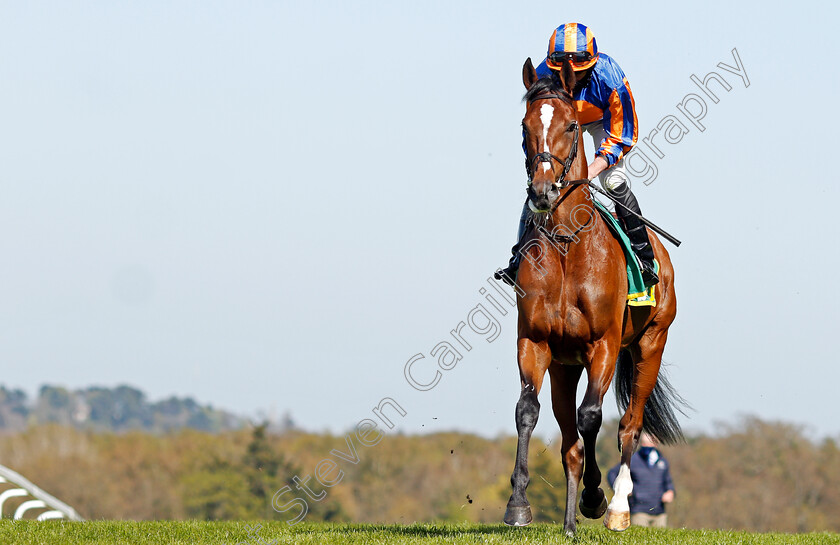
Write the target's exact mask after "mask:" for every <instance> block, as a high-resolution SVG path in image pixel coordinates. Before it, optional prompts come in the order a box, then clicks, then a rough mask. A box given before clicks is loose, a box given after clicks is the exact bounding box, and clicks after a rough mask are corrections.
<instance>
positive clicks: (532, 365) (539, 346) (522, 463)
mask: <svg viewBox="0 0 840 545" xmlns="http://www.w3.org/2000/svg"><path fill="white" fill-rule="evenodd" d="M517 348H518V350H517V357H518V359H519V378H520V380H521V381H522V392H521V393H520V395H519V401H518V402H517V403H516V433H517V434H518V435H519V442H518V443H517V445H516V463H515V464H514V466H513V475H511V477H510V484H511V485H512V486H513V493H512V494H511V496H510V500H508V504H507V509H506V510H505V518H504V521H505V524H507V525H510V526H525V525H528V524H530V523H531V520H532V517H531V505H530V504H529V503H528V497H527V496H526V495H525V489H526V488H527V487H528V483H529V482H530V481H531V479H530V477H529V475H528V444H529V443H530V441H531V433H532V432H533V431H534V427H535V426H536V425H537V419H538V418H539V416H540V403H539V401H537V395H538V394H539V393H540V387H541V386H542V381H543V378H544V377H545V372H546V370H547V369H548V365H549V363H551V350H550V349H549V348H548V343H547V342H545V341H542V342H534V341H531V340H530V339H519V342H518V347H517Z"/></svg>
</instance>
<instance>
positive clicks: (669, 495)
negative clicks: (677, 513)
mask: <svg viewBox="0 0 840 545" xmlns="http://www.w3.org/2000/svg"><path fill="white" fill-rule="evenodd" d="M672 501H674V491H673V490H668V491H667V492H665V493H664V494H662V503H671V502H672Z"/></svg>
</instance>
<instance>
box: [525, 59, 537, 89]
mask: <svg viewBox="0 0 840 545" xmlns="http://www.w3.org/2000/svg"><path fill="white" fill-rule="evenodd" d="M536 82H537V71H536V70H535V69H534V63H532V62H531V57H528V59H527V60H526V61H525V65H524V66H522V83H524V84H525V89H530V88H531V86H532V85H533V84H535V83H536Z"/></svg>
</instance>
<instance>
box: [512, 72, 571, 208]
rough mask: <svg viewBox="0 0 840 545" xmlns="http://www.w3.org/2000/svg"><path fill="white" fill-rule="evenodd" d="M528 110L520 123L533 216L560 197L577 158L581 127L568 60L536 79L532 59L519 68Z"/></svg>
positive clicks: (550, 205)
mask: <svg viewBox="0 0 840 545" xmlns="http://www.w3.org/2000/svg"><path fill="white" fill-rule="evenodd" d="M522 81H523V83H525V88H526V89H527V90H528V91H527V92H526V93H525V98H524V100H525V101H526V102H527V104H528V107H527V109H526V111H525V118H524V119H523V120H522V130H523V133H524V138H525V152H526V154H527V159H526V168H527V171H528V206H529V207H530V208H531V211H532V212H534V213H545V212H549V211H550V210H551V209H552V207H553V205H554V203H555V202H556V201H557V199H558V198H559V196H560V189H561V186H562V183H563V181H564V180H566V179H567V175H568V174H569V170H570V169H571V167H572V164H573V163H574V161H575V159H576V158H577V155H578V154H579V153H580V154H581V155H582V153H583V150H582V149H581V150H580V151H579V150H578V140H579V137H580V125H579V124H578V121H577V116H576V112H575V108H574V105H573V103H572V92H573V90H574V86H575V74H574V72H573V71H572V67H571V65H569V62H568V61H567V60H564V61H563V68H562V70H561V71H560V74H557V73H555V72H554V71H552V72H551V75H550V76H547V77H544V78H541V79H537V73H536V70H534V65H533V64H532V63H531V59H530V58H529V59H528V60H526V61H525V65H524V66H523V67H522Z"/></svg>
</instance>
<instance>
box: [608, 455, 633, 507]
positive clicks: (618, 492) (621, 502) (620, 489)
mask: <svg viewBox="0 0 840 545" xmlns="http://www.w3.org/2000/svg"><path fill="white" fill-rule="evenodd" d="M613 490H615V495H614V496H613V499H612V501H611V502H610V512H613V513H626V512H628V511H630V503H629V502H628V501H627V496H629V495H630V493H631V492H633V479H632V478H631V477H630V466H628V465H627V464H621V468H620V469H619V470H618V477H616V478H615V483H614V484H613Z"/></svg>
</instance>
